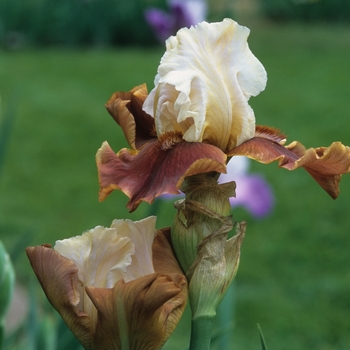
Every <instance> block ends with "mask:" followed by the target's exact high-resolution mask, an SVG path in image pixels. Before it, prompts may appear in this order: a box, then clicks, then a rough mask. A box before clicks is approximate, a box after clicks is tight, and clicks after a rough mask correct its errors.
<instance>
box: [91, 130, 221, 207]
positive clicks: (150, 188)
mask: <svg viewBox="0 0 350 350" xmlns="http://www.w3.org/2000/svg"><path fill="white" fill-rule="evenodd" d="M172 137H175V136H174V135H170V136H169V138H168V139H166V140H164V139H159V140H158V139H154V140H151V141H149V142H148V143H146V144H145V145H144V146H143V147H142V148H141V149H140V150H139V151H135V150H128V149H125V148H124V149H122V150H121V151H119V152H118V154H115V153H114V151H113V150H112V149H111V148H110V146H109V145H108V143H107V142H104V143H103V144H102V147H101V148H100V149H99V150H98V152H97V155H96V161H97V167H98V173H99V182H100V195H99V198H100V200H101V201H102V200H104V199H105V198H106V197H107V196H108V194H109V193H111V192H112V191H113V190H115V189H121V190H122V191H123V192H124V193H125V194H126V195H127V196H128V197H129V198H130V201H129V203H128V204H127V207H128V208H129V210H130V211H133V210H135V209H136V208H137V206H138V205H139V204H140V202H141V201H146V202H149V203H152V201H153V200H154V198H155V197H158V196H160V195H162V194H164V193H173V194H176V193H179V191H178V190H179V188H180V186H181V183H182V181H183V179H184V178H185V177H186V176H191V175H195V174H199V173H205V172H211V171H217V172H220V173H225V172H226V155H225V154H224V153H223V152H222V151H221V150H220V149H219V148H217V147H215V146H212V145H209V144H205V143H195V142H194V143H190V142H171V138H172Z"/></svg>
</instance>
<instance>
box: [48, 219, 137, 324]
mask: <svg viewBox="0 0 350 350" xmlns="http://www.w3.org/2000/svg"><path fill="white" fill-rule="evenodd" d="M54 249H55V250H56V251H57V252H59V253H60V254H61V255H62V256H64V257H66V258H67V259H69V260H71V261H72V262H74V263H75V264H76V266H77V267H78V279H79V282H80V284H81V286H82V289H81V302H80V308H81V309H82V310H84V311H85V312H86V313H87V314H88V315H89V316H90V317H91V320H92V324H95V323H96V317H97V314H96V309H95V307H94V306H93V304H92V302H91V300H90V298H88V297H87V295H86V292H85V286H94V287H102V288H105V287H107V288H111V287H113V286H114V285H115V283H116V282H117V281H118V280H120V279H121V278H124V277H125V276H126V269H127V266H129V265H130V264H131V261H132V258H131V255H132V254H134V252H135V248H134V244H133V243H132V241H131V240H130V239H129V238H127V237H122V236H121V235H119V234H118V231H117V230H116V229H115V228H105V227H102V226H97V227H95V228H94V229H92V230H90V231H87V232H85V233H83V234H82V235H81V236H76V237H73V238H69V239H65V240H61V241H57V242H56V244H55V247H54Z"/></svg>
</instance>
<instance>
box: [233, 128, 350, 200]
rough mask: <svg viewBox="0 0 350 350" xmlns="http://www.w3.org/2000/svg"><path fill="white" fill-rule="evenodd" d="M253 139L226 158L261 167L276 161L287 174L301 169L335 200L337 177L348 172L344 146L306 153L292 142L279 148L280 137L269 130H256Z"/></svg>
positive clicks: (348, 150)
mask: <svg viewBox="0 0 350 350" xmlns="http://www.w3.org/2000/svg"><path fill="white" fill-rule="evenodd" d="M256 135H257V136H255V137H254V138H252V139H250V140H248V141H246V142H244V143H243V144H241V145H240V146H238V147H236V148H234V149H233V150H231V151H230V152H228V155H229V156H235V155H243V156H246V157H248V158H251V159H254V160H256V161H258V162H261V163H264V164H268V163H271V162H273V161H278V162H279V166H280V167H282V168H285V169H288V170H295V169H297V168H300V167H303V168H304V169H305V170H306V171H307V172H308V173H309V174H310V175H311V176H312V177H313V178H314V179H315V180H316V181H317V182H318V184H319V185H320V186H321V187H322V188H323V189H324V190H325V191H326V192H327V193H328V194H329V195H330V196H331V197H332V198H333V199H335V198H337V197H338V195H339V182H340V179H341V175H342V174H346V173H349V172H350V148H349V147H348V146H344V145H343V144H342V143H340V142H333V143H332V144H331V145H330V146H329V147H318V148H309V149H306V148H305V147H304V146H303V145H302V144H301V143H299V142H296V141H294V142H292V143H291V144H290V145H288V146H283V140H284V137H282V135H280V134H279V132H278V131H277V130H273V129H269V128H265V129H264V131H263V129H262V128H258V129H257V134H256Z"/></svg>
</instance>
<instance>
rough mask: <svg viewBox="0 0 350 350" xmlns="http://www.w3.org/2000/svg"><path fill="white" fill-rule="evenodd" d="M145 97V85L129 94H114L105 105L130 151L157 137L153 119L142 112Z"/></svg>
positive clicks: (135, 88) (137, 87)
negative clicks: (119, 128) (122, 133)
mask: <svg viewBox="0 0 350 350" xmlns="http://www.w3.org/2000/svg"><path fill="white" fill-rule="evenodd" d="M147 95H148V92H147V87H146V84H142V85H139V86H136V87H134V88H133V89H132V90H131V91H129V92H115V93H114V94H113V95H112V96H111V97H110V99H109V100H108V102H107V103H106V108H107V110H108V112H109V114H110V115H111V116H112V117H113V119H114V120H115V121H116V122H117V123H118V124H119V125H120V127H121V128H122V130H123V132H124V136H125V138H126V140H127V141H128V143H129V145H130V147H131V148H132V149H138V148H140V147H141V146H142V145H143V144H144V143H146V142H148V141H149V140H150V139H152V138H155V137H156V136H157V135H156V131H155V126H154V119H153V118H152V117H151V116H150V115H148V114H147V113H145V112H144V111H143V110H142V105H143V102H144V101H145V99H146V97H147Z"/></svg>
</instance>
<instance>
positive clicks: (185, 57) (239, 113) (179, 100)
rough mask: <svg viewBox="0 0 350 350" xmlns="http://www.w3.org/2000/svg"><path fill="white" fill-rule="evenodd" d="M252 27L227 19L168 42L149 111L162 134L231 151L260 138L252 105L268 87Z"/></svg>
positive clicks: (184, 31)
mask: <svg viewBox="0 0 350 350" xmlns="http://www.w3.org/2000/svg"><path fill="white" fill-rule="evenodd" d="M248 35H249V29H248V28H245V27H242V26H239V25H238V24H237V23H236V22H234V21H232V20H230V19H225V20H224V21H222V22H220V23H211V24H209V23H206V22H202V23H200V24H198V25H197V26H195V27H191V28H190V29H188V28H183V29H181V30H180V31H179V32H178V33H177V35H176V36H173V37H170V38H169V39H168V40H167V42H166V46H167V51H166V52H165V54H164V56H163V58H162V60H161V64H160V66H159V68H158V74H157V76H156V79H155V85H156V86H155V88H154V89H153V90H152V91H151V93H150V95H149V96H148V97H147V99H146V100H145V102H144V106H143V109H144V111H146V113H148V114H149V115H152V116H153V117H154V118H155V125H156V130H157V134H158V136H160V135H162V134H164V133H166V132H169V131H180V132H181V133H182V134H183V139H184V140H185V141H188V142H202V141H204V142H208V143H210V144H213V145H215V146H217V147H219V148H220V149H221V150H223V151H227V150H229V149H231V148H233V147H235V146H236V145H238V144H240V143H242V142H244V141H246V140H248V139H250V138H251V137H253V136H254V131H255V117H254V113H253V110H252V109H251V108H250V106H249V105H248V100H249V98H250V96H256V95H258V94H259V93H260V92H261V91H262V90H263V89H264V88H265V85H266V80H267V78H266V71H265V69H264V67H263V66H262V64H261V63H260V62H259V61H258V59H257V58H256V57H255V56H254V55H253V54H252V52H251V51H250V49H249V47H248V44H247V37H248Z"/></svg>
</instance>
